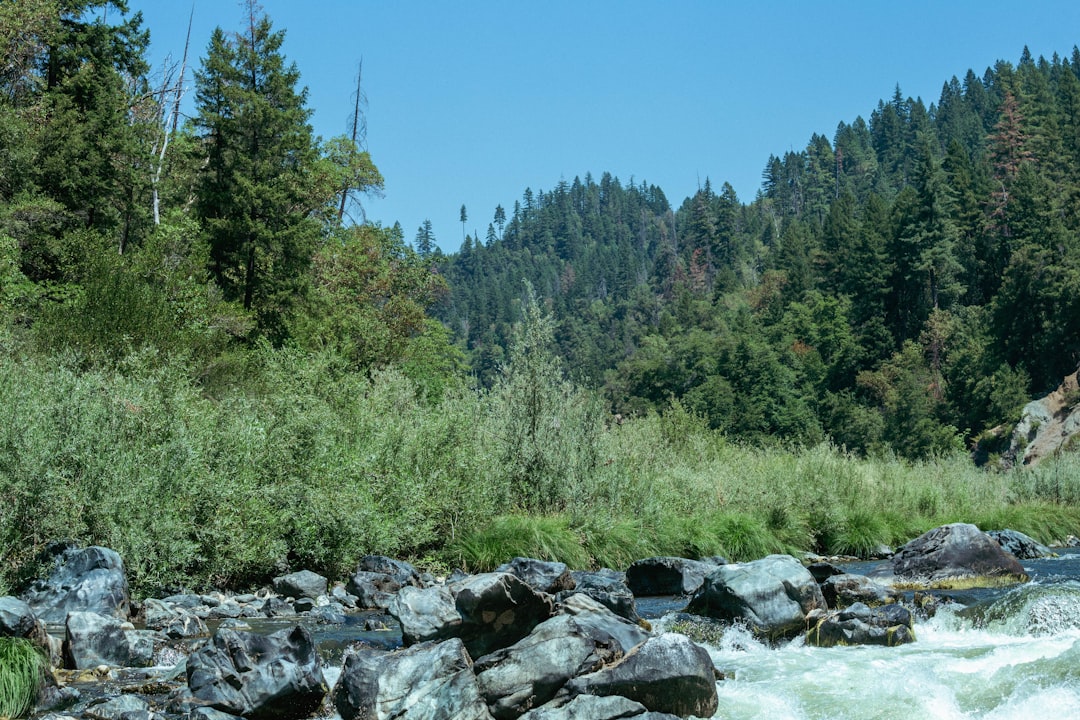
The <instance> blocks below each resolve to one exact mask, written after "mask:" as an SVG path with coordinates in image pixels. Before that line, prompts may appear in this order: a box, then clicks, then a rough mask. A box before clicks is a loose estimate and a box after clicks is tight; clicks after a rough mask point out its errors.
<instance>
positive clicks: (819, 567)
mask: <svg viewBox="0 0 1080 720" xmlns="http://www.w3.org/2000/svg"><path fill="white" fill-rule="evenodd" d="M806 569H807V570H808V571H809V572H810V574H811V575H813V576H814V580H815V581H817V583H818V584H819V585H820V584H821V583H823V582H825V581H826V580H828V579H829V578H831V577H832V576H833V575H843V574H844V571H843V570H841V569H840V568H838V567H836V566H835V565H833V564H832V563H831V562H826V561H824V560H817V561H815V562H812V563H810V564H809V565H807V566H806Z"/></svg>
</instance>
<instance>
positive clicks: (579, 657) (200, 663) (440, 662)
mask: <svg viewBox="0 0 1080 720" xmlns="http://www.w3.org/2000/svg"><path fill="white" fill-rule="evenodd" d="M1025 538H1026V536H1020V537H1016V535H1014V534H1012V533H1003V534H1001V535H999V536H997V538H996V540H997V541H995V540H994V539H991V538H990V537H989V536H987V535H985V534H983V533H981V532H979V531H978V530H977V529H974V530H973V526H956V525H954V526H944V527H943V528H938V529H936V530H935V531H932V532H931V533H927V534H926V535H924V536H922V537H921V538H918V539H916V540H915V541H912V542H911V543H909V544H908V545H907V546H905V547H903V548H900V549H899V550H898V551H897V553H896V554H895V556H894V557H893V559H892V561H891V563H890V564H889V565H888V566H887V571H886V572H885V573H884V575H883V576H882V577H881V578H878V579H875V578H868V577H865V576H862V575H853V574H848V573H845V572H844V571H843V570H842V569H841V568H840V567H837V566H835V565H831V564H829V563H826V562H819V563H814V564H811V565H810V566H809V567H806V566H804V564H803V563H801V562H799V561H798V560H796V559H795V558H793V557H791V556H788V555H772V556H769V557H766V558H762V559H760V560H756V561H753V562H747V563H727V562H726V561H724V560H723V559H722V558H712V559H709V560H707V561H698V560H688V559H685V558H670V557H665V558H647V559H643V560H640V561H638V562H635V563H634V564H633V565H631V567H630V568H629V569H628V570H627V572H626V573H625V574H623V573H620V572H616V571H611V570H601V571H594V572H584V571H571V570H570V569H569V568H567V567H566V566H565V565H562V564H561V563H548V562H541V561H539V560H532V559H527V558H515V559H514V560H512V561H511V562H509V563H507V564H506V565H504V566H501V567H499V568H498V569H497V570H496V571H495V572H491V573H481V574H477V575H466V574H464V573H455V574H454V575H452V576H451V577H449V578H447V579H446V580H442V581H440V580H437V579H436V578H433V577H431V576H430V575H426V574H422V573H419V572H417V571H416V569H415V568H413V567H412V566H411V565H409V564H408V563H405V562H402V561H399V560H394V559H391V558H385V557H381V556H368V557H364V558H362V559H361V560H360V561H359V562H358V564H357V570H356V572H355V573H354V574H353V575H352V576H351V577H349V578H348V579H347V582H344V583H330V582H329V581H328V580H327V579H326V578H325V577H322V576H320V575H318V574H316V573H313V572H310V571H306V570H302V571H300V572H295V573H290V574H288V575H282V576H280V577H278V578H275V579H274V582H273V584H272V587H269V588H263V589H261V590H259V591H257V592H254V593H244V594H227V593H222V592H211V593H199V594H196V593H182V594H176V595H171V596H168V597H164V598H151V599H147V600H145V601H144V602H143V603H142V604H141V606H140V607H138V608H137V610H138V615H137V617H135V618H132V617H131V608H132V604H131V599H130V597H129V594H128V589H127V582H126V579H125V577H124V571H123V563H122V561H121V559H120V557H119V556H118V555H117V554H116V553H115V552H113V551H112V550H108V549H106V548H100V547H91V548H85V549H79V548H76V547H72V546H70V545H65V546H58V547H57V548H56V550H55V553H54V554H55V559H56V564H55V568H54V570H53V573H52V574H51V575H50V577H49V578H47V579H45V580H42V581H38V582H36V583H35V584H34V585H32V586H31V587H30V588H28V589H27V591H26V592H25V593H24V594H23V596H22V597H21V598H14V597H5V598H0V636H16V637H29V638H31V639H33V640H34V641H35V642H37V643H39V644H40V645H42V646H43V647H44V648H45V649H46V651H47V652H48V653H49V655H50V658H51V660H52V663H53V665H54V666H56V667H57V668H64V669H63V670H57V671H55V672H54V674H53V675H52V676H51V677H53V678H54V679H55V682H53V681H50V682H49V683H48V684H47V686H46V688H45V689H44V690H43V691H42V695H41V697H40V698H39V705H38V712H39V713H41V712H45V711H47V710H49V709H50V708H58V707H62V708H66V709H65V710H64V711H63V712H66V713H68V714H70V715H71V716H73V717H88V718H109V719H110V720H111V719H113V718H115V719H116V720H164V718H180V717H186V718H191V719H192V720H228V718H232V717H237V716H240V717H246V718H250V719H251V720H293V719H299V718H304V717H309V716H311V715H313V714H315V713H316V712H319V711H320V709H323V708H326V707H327V706H328V705H330V704H332V705H333V706H334V707H335V708H336V709H337V711H338V712H339V713H340V715H341V717H342V718H343V720H369V719H371V720H374V719H382V718H401V719H403V720H404V719H407V718H417V719H418V718H477V719H480V720H484V719H487V718H494V719H496V720H503V719H511V720H512V719H516V718H527V719H528V720H544V719H548V720H552V719H555V718H566V719H570V718H590V719H593V720H603V719H604V718H630V717H634V718H643V719H644V718H671V717H688V716H697V717H708V716H711V715H713V714H714V713H716V712H717V709H718V696H717V689H716V682H717V679H718V677H720V674H719V673H718V671H717V670H716V668H714V667H713V665H712V662H711V660H710V658H709V654H708V652H707V651H706V650H705V649H704V648H703V647H701V646H700V645H698V644H696V643H695V642H693V641H692V640H691V639H689V638H688V637H686V636H685V635H682V634H680V633H678V632H674V631H672V630H668V631H663V630H661V631H659V632H653V631H652V630H651V629H650V628H649V625H648V623H646V622H644V621H642V620H641V618H640V617H639V615H638V611H637V608H636V603H635V595H638V596H642V595H648V594H664V595H677V596H683V597H685V598H686V599H687V602H688V605H687V608H686V611H687V612H688V613H691V614H693V615H695V616H701V617H703V618H711V620H709V621H708V622H715V623H718V624H719V625H718V627H720V628H724V627H727V626H730V625H733V624H737V625H740V626H743V627H746V628H747V629H749V630H750V631H751V632H753V633H754V634H756V635H757V636H758V637H760V638H762V639H763V640H766V641H769V642H779V641H782V640H784V639H787V638H791V637H795V636H802V637H804V638H805V640H806V641H807V642H808V643H809V644H814V645H820V646H834V645H856V644H879V645H888V646H892V645H898V644H902V643H906V642H913V641H914V640H915V634H914V624H913V619H912V613H911V611H910V610H909V609H908V608H906V607H904V606H902V605H900V604H898V603H897V600H898V599H899V596H898V593H897V592H896V591H895V590H894V589H893V588H892V585H890V583H902V584H910V583H912V582H913V581H914V579H923V580H927V581H935V582H940V581H943V580H947V579H948V578H966V579H970V578H972V577H990V578H1000V577H1003V576H1005V577H1013V576H1015V575H1022V574H1023V571H1022V568H1020V570H1019V573H1017V568H1018V567H1019V564H1018V563H1016V560H1015V558H1014V557H1013V556H1012V555H1010V554H1008V553H1006V552H1004V551H1003V550H1002V547H1006V548H1009V547H1014V548H1016V549H1017V550H1018V551H1021V552H1027V551H1029V550H1030V551H1032V552H1039V551H1040V550H1039V548H1038V547H1037V543H1034V541H1030V538H1026V539H1025ZM1028 541H1030V542H1028ZM999 543H1000V545H999ZM991 546H992V547H991ZM1032 548H1034V549H1033V550H1032ZM1014 563H1015V564H1014ZM358 614H359V617H363V618H365V620H366V622H364V623H358V622H357V621H356V619H355V618H357V617H358ZM268 618H269V619H275V620H278V621H279V624H280V622H281V621H284V623H285V624H286V625H287V626H286V627H285V628H284V629H281V630H279V631H277V632H273V633H265V632H263V633H257V632H252V631H250V628H248V627H247V625H246V623H247V622H248V621H252V622H255V621H256V620H264V621H265V620H266V619H268ZM133 619H134V620H137V621H140V622H141V623H142V624H143V626H144V627H145V629H137V628H136V627H135V625H134V624H133V623H132V620H133ZM46 623H47V624H48V626H49V628H50V629H52V631H53V633H59V632H61V630H60V629H61V628H62V634H63V638H62V640H61V639H60V638H58V637H54V636H53V635H49V634H47V633H46V632H45V630H46ZM320 623H322V624H326V623H329V624H334V625H343V624H345V623H349V625H348V627H353V626H355V627H383V626H400V629H401V633H400V638H401V642H402V643H403V645H404V647H400V648H397V649H393V648H388V647H377V646H372V645H366V644H360V645H356V646H354V647H352V648H351V649H350V650H349V651H348V652H346V654H345V657H344V659H343V661H342V665H341V666H340V668H324V666H323V661H322V659H321V658H320V655H319V653H318V651H317V649H316V646H315V642H314V641H313V639H312V635H311V633H310V632H309V630H308V629H306V628H309V627H313V626H315V625H317V624H320ZM208 625H216V631H215V632H214V633H213V634H212V635H211V634H210V632H209V630H208ZM149 666H154V667H152V668H151V667H149ZM170 666H175V667H174V668H173V669H172V670H168V669H167V668H168V667H170ZM324 670H333V673H331V677H335V676H336V677H338V678H339V679H338V680H337V682H336V684H335V686H334V687H333V688H331V687H329V686H328V684H327V682H326V675H324ZM93 683H97V684H98V685H99V686H100V687H102V688H104V691H103V692H100V693H98V692H89V691H88V692H87V693H86V694H87V697H85V698H80V697H79V693H78V691H76V690H75V689H74V688H75V687H83V688H84V690H85V689H87V688H88V687H92V686H93ZM118 689H119V690H121V692H115V691H116V690H118ZM57 712H59V711H57ZM54 715H55V713H54ZM59 717H63V716H60V715H56V717H55V718H54V720H58V718H59Z"/></svg>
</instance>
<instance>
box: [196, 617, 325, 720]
mask: <svg viewBox="0 0 1080 720" xmlns="http://www.w3.org/2000/svg"><path fill="white" fill-rule="evenodd" d="M187 681H188V687H189V688H190V690H191V694H192V695H193V696H194V697H195V698H196V700H198V701H200V702H202V703H204V704H206V705H209V706H211V707H213V708H216V709H218V710H221V711H223V712H227V713H230V714H232V715H242V716H244V717H246V718H250V719H251V720H294V719H295V718H305V717H307V716H309V715H311V714H312V713H313V712H315V710H317V709H318V707H319V705H320V703H321V702H322V699H323V697H324V696H325V695H326V690H327V689H326V683H325V681H324V680H323V674H322V664H321V662H320V660H319V655H318V653H317V652H316V648H315V643H314V641H313V640H312V639H311V635H310V634H309V633H308V631H307V630H305V629H304V628H302V627H299V626H297V627H295V628H293V629H291V630H290V629H285V630H280V631H278V632H276V633H273V634H271V635H256V634H254V633H249V632H242V631H238V630H220V629H219V630H218V631H217V633H215V634H214V637H213V639H212V640H211V641H210V643H208V644H207V645H204V646H203V647H202V648H200V649H198V650H196V651H195V652H194V653H192V654H191V656H190V657H188V660H187Z"/></svg>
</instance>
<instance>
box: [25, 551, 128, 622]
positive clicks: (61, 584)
mask: <svg viewBox="0 0 1080 720" xmlns="http://www.w3.org/2000/svg"><path fill="white" fill-rule="evenodd" d="M55 561H56V567H55V568H54V569H53V571H52V572H51V573H50V574H49V577H48V578H46V579H44V580H38V581H35V582H34V583H33V584H32V585H31V586H30V588H29V589H28V590H27V591H26V592H25V593H24V594H23V595H22V599H23V600H24V601H25V602H26V604H27V605H29V606H30V609H31V610H33V611H34V615H36V616H37V618H38V619H39V620H41V621H42V622H45V623H50V624H56V625H59V624H62V623H63V622H64V618H65V617H66V616H67V614H68V613H69V612H93V613H97V614H98V615H106V616H109V617H115V618H119V619H120V620H127V619H128V616H129V615H130V613H131V598H130V596H129V594H128V584H127V578H125V577H124V563H123V561H122V560H121V559H120V556H119V555H118V554H117V553H116V551H115V550H109V549H108V548H103V547H97V546H93V547H88V548H86V549H83V550H80V549H79V548H77V547H72V546H66V547H64V548H63V549H62V550H59V552H58V554H57V555H56V557H55Z"/></svg>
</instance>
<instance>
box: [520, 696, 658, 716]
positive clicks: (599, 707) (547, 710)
mask: <svg viewBox="0 0 1080 720" xmlns="http://www.w3.org/2000/svg"><path fill="white" fill-rule="evenodd" d="M677 717H678V715H671V714H669V713H657V712H652V711H650V710H647V709H646V708H645V706H644V705H642V704H641V703H636V702H634V701H633V700H628V699H627V698H624V697H620V696H619V695H608V696H606V697H601V696H598V695H578V696H577V697H575V698H574V699H573V700H571V701H570V702H562V701H556V702H553V703H549V704H548V705H545V706H543V707H540V708H537V709H536V710H530V711H529V712H527V713H525V714H524V715H522V716H521V720H623V719H624V718H635V719H636V720H674V719H675V718H677Z"/></svg>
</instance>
